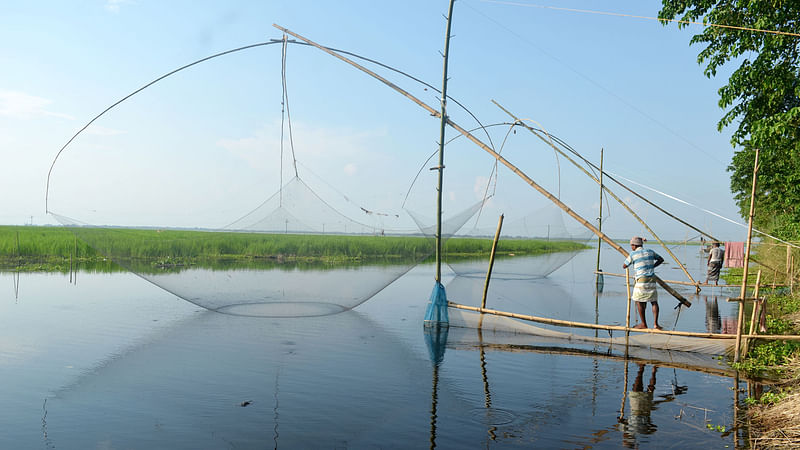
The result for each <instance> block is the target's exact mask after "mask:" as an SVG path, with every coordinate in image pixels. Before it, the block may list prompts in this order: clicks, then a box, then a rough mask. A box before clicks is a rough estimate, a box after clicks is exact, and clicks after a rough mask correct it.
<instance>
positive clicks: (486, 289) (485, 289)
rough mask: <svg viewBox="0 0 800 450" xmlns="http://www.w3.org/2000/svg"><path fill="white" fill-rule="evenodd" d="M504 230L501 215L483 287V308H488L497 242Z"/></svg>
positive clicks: (501, 215)
mask: <svg viewBox="0 0 800 450" xmlns="http://www.w3.org/2000/svg"><path fill="white" fill-rule="evenodd" d="M502 228H503V214H500V220H499V221H498V222H497V231H496V232H495V233H494V242H492V253H491V254H490V255H489V270H488V271H487V272H486V283H485V284H484V285H483V300H481V308H486V295H487V294H488V293H489V280H490V279H491V278H492V267H494V254H495V252H496V251H497V241H499V240H500V230H501V229H502Z"/></svg>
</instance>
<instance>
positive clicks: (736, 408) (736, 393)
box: [733, 150, 758, 448]
mask: <svg viewBox="0 0 800 450" xmlns="http://www.w3.org/2000/svg"><path fill="white" fill-rule="evenodd" d="M757 153H758V150H756V154H757ZM733 448H739V374H738V372H737V374H736V376H735V377H733Z"/></svg>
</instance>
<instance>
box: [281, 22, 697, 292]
mask: <svg viewBox="0 0 800 450" xmlns="http://www.w3.org/2000/svg"><path fill="white" fill-rule="evenodd" d="M272 26H273V27H275V28H277V29H279V30H281V31H283V32H284V33H287V34H289V35H291V36H294V37H295V38H297V39H300V40H302V41H303V42H305V43H307V44H309V45H312V46H314V47H316V48H318V49H320V50H322V51H324V52H325V53H328V54H329V55H331V56H333V57H335V58H338V59H340V60H342V61H344V62H346V63H348V64H350V65H351V66H353V67H355V68H357V69H359V70H361V71H362V72H364V73H367V74H369V75H371V76H373V77H374V78H376V79H378V80H380V81H381V82H383V83H384V84H386V85H387V86H389V87H391V88H392V89H394V90H396V91H397V92H399V93H401V94H403V95H404V96H406V97H407V98H409V99H410V100H411V101H413V102H414V103H416V104H417V105H419V106H420V107H421V108H423V109H424V110H425V111H428V113H430V114H431V115H432V116H434V117H438V118H441V117H442V115H441V113H439V112H438V111H436V110H435V109H433V108H431V107H430V106H428V105H427V104H426V103H425V102H423V101H422V100H420V99H418V98H416V97H414V96H413V95H411V94H409V93H408V92H407V91H405V90H403V89H401V88H400V87H398V86H397V85H395V84H394V83H392V82H390V81H388V80H386V79H385V78H383V77H381V76H380V75H378V74H376V73H375V72H372V71H371V70H369V69H367V68H365V67H363V66H361V65H360V64H358V63H356V62H354V61H352V60H350V59H348V58H346V57H344V56H342V55H340V54H338V53H336V52H334V51H333V50H330V49H327V48H325V47H323V46H321V45H319V44H317V43H316V42H314V41H311V40H310V39H307V38H305V37H303V36H300V35H299V34H297V33H294V32H292V31H290V30H288V29H286V28H284V27H281V26H280V25H277V24H273V25H272ZM445 120H446V121H447V124H448V125H450V126H451V127H453V129H455V130H456V131H458V132H459V133H461V134H462V135H463V136H464V137H466V138H467V139H469V140H470V141H472V142H473V143H474V144H475V145H477V146H478V147H480V148H481V149H483V150H484V151H485V152H487V153H489V154H490V155H492V156H493V157H494V158H495V159H496V160H497V161H499V162H500V163H502V164H503V165H504V166H506V167H508V168H509V169H510V170H511V171H512V172H513V173H514V174H516V175H517V176H519V177H520V178H522V179H523V180H524V181H525V182H526V183H528V185H530V186H531V187H532V188H534V189H536V190H537V191H539V193H540V194H542V195H544V196H545V198H547V199H548V200H550V201H551V202H553V203H555V204H556V206H558V207H559V208H561V209H562V210H563V211H564V212H566V213H567V214H568V215H569V216H570V217H572V218H573V219H575V220H577V221H578V223H580V224H581V225H583V226H584V227H586V228H588V229H589V230H590V231H591V232H593V233H594V234H595V235H597V236H598V237H600V238H601V239H603V240H604V241H606V242H607V243H608V244H609V245H610V246H611V247H612V248H614V249H615V250H617V251H618V252H620V253H621V254H622V255H624V256H625V257H627V256H628V252H627V251H625V249H624V248H622V247H620V246H619V244H617V243H616V242H614V240H613V239H611V238H610V237H608V236H607V235H605V234H603V232H602V231H600V230H598V229H597V228H596V227H595V226H594V225H592V224H591V223H589V222H588V221H587V220H586V219H584V218H583V217H581V216H580V215H578V213H576V212H575V211H573V210H572V209H571V208H570V207H569V206H567V205H566V204H564V203H563V202H562V201H561V200H559V199H558V198H557V197H556V196H554V195H553V194H551V193H550V192H548V191H547V190H546V189H545V188H543V187H542V186H540V185H539V184H538V183H536V182H535V181H533V179H531V178H530V177H529V176H527V175H526V174H525V173H524V172H522V171H521V170H520V169H519V168H517V166H515V165H514V164H512V163H511V162H509V161H508V160H507V159H505V158H504V157H502V156H501V155H500V154H499V153H497V152H496V151H494V150H493V149H492V148H491V147H489V146H488V145H486V144H484V143H483V142H482V141H481V140H480V139H478V138H476V137H475V136H474V135H473V134H472V133H470V132H469V131H467V130H466V129H464V128H462V127H461V126H460V125H458V124H457V123H455V122H453V121H452V120H450V118H447V117H446V118H445ZM655 280H656V282H657V283H658V284H659V285H660V286H661V287H662V288H664V289H665V290H666V291H667V292H669V293H670V295H672V296H673V297H675V298H676V299H677V300H678V301H679V302H681V303H683V304H684V305H686V306H687V307H689V306H691V305H692V303H691V302H690V301H689V300H687V299H686V298H685V297H684V296H683V295H681V294H680V293H679V292H678V291H676V290H675V289H673V288H672V286H670V285H668V284H667V283H665V282H664V281H663V280H662V279H661V278H659V277H658V276H656V277H655Z"/></svg>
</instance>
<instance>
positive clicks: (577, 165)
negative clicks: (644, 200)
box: [492, 100, 699, 291]
mask: <svg viewBox="0 0 800 450" xmlns="http://www.w3.org/2000/svg"><path fill="white" fill-rule="evenodd" d="M492 103H494V104H495V105H497V107H498V108H500V109H502V110H503V112H505V113H506V114H508V115H509V116H511V118H512V119H514V121H515V123H519V124H520V125H521V126H522V127H524V128H525V129H527V130H528V131H530V132H531V133H533V135H534V136H536V137H538V138H539V139H540V140H541V141H542V142H544V143H545V144H547V145H549V146H550V147H551V148H552V149H553V150H555V151H556V152H558V153H559V154H560V155H561V156H563V157H564V158H566V160H567V161H569V162H571V163H572V164H573V165H574V166H575V167H577V168H578V169H580V170H581V171H582V172H583V173H584V174H585V175H586V176H588V177H589V178H591V179H592V180H594V181H595V182H596V183H597V184H599V185H600V192H601V194H602V192H603V191H606V192H607V193H608V194H609V195H611V197H613V198H614V200H616V201H617V203H619V204H620V205H622V207H623V208H625V210H626V211H628V212H629V213H630V214H631V215H632V216H633V217H634V218H635V219H636V220H637V221H638V222H639V223H640V224H641V225H642V226H643V227H644V228H645V229H646V230H647V231H649V232H650V234H652V235H653V237H654V238H656V240H657V241H658V243H659V244H661V246H662V247H664V249H665V250H666V251H667V253H669V255H670V256H671V257H672V259H673V260H675V262H676V263H677V264H678V266H679V267H680V268H681V270H683V273H684V274H686V277H687V278H689V280H691V281H692V283H694V284H697V282H696V281H695V280H694V278H692V276H691V275H690V274H689V271H688V270H686V267H684V266H683V263H681V262H680V260H679V259H678V257H677V256H675V254H674V253H672V250H670V248H669V247H667V245H666V244H665V243H664V241H662V240H661V238H660V237H658V235H657V234H656V232H655V231H653V229H652V228H650V227H649V226H648V225H647V223H645V221H644V220H643V219H642V218H641V217H639V215H638V214H636V212H634V211H633V209H631V207H630V206H628V204H627V203H625V202H624V201H622V199H621V198H619V197H617V195H616V194H614V193H613V192H612V191H611V190H610V189H609V188H608V187H607V186H604V185H603V182H602V181H601V180H599V179H597V177H595V176H594V175H593V174H591V173H590V172H589V171H588V170H586V169H585V168H583V167H582V166H581V165H580V164H578V163H577V162H576V161H575V160H573V159H572V158H570V157H569V155H567V154H566V153H564V152H563V151H562V150H561V149H560V148H558V147H556V146H555V145H553V143H552V142H551V141H549V140H547V139H545V138H544V137H543V136H541V135H540V134H539V133H537V132H536V130H534V129H533V128H531V127H530V126H528V125H527V124H526V123H524V122H522V121H521V120H520V119H519V118H517V117H516V116H515V115H514V114H512V113H511V112H510V111H508V110H507V109H505V108H503V106H502V105H500V104H499V103H497V102H496V101H494V100H492ZM601 176H602V169H601ZM600 200H601V205H602V195H601V199H600ZM598 229H599V228H598ZM698 291H699V289H698Z"/></svg>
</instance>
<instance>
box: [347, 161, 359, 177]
mask: <svg viewBox="0 0 800 450" xmlns="http://www.w3.org/2000/svg"><path fill="white" fill-rule="evenodd" d="M356 172H358V167H356V165H355V164H353V163H347V164H345V166H344V173H345V174H347V175H349V176H353V175H355V174H356Z"/></svg>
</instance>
